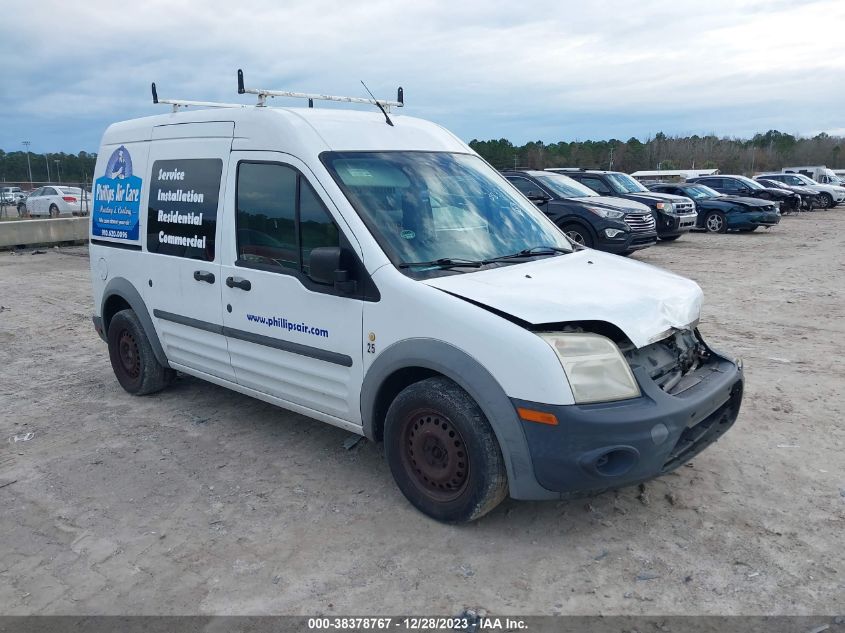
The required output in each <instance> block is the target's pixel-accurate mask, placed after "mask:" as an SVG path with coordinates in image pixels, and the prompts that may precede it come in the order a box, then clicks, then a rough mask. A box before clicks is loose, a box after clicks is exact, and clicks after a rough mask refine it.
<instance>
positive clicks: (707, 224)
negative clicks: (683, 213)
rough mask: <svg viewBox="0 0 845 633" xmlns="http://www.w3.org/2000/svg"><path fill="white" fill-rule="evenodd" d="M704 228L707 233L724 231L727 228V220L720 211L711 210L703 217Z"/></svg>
mask: <svg viewBox="0 0 845 633" xmlns="http://www.w3.org/2000/svg"><path fill="white" fill-rule="evenodd" d="M704 228H705V229H707V232H708V233H725V232H726V231H727V230H728V221H727V219H725V214H724V213H722V212H721V211H711V212H710V213H708V214H707V215H706V216H705V218H704Z"/></svg>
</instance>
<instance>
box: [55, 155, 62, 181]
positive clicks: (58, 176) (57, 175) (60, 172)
mask: <svg viewBox="0 0 845 633" xmlns="http://www.w3.org/2000/svg"><path fill="white" fill-rule="evenodd" d="M53 162H54V163H56V178H58V180H59V184H62V170H61V169H60V168H59V159H58V158H57V159H55V160H54V161H53Z"/></svg>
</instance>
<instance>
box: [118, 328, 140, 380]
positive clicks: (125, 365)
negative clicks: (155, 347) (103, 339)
mask: <svg viewBox="0 0 845 633" xmlns="http://www.w3.org/2000/svg"><path fill="white" fill-rule="evenodd" d="M117 357H118V360H119V361H120V368H121V369H122V370H123V372H124V373H125V374H126V375H127V376H129V377H130V378H137V377H138V376H140V375H141V354H140V351H139V349H138V343H137V341H135V337H134V336H132V335H131V334H130V333H129V332H128V331H127V330H124V331H123V332H121V333H120V337H119V338H118V341H117Z"/></svg>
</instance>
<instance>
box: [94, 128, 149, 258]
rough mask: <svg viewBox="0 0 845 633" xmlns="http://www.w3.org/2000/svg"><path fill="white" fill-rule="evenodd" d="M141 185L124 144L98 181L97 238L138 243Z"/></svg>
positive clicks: (95, 195) (95, 196)
mask: <svg viewBox="0 0 845 633" xmlns="http://www.w3.org/2000/svg"><path fill="white" fill-rule="evenodd" d="M141 183H142V180H141V179H140V178H139V177H138V176H133V175H132V156H130V154H129V150H128V149H126V148H125V147H124V146H123V145H121V146H120V147H118V148H117V149H116V150H114V152H112V155H111V157H110V158H109V160H108V163H106V173H105V174H104V175H103V176H101V177H100V178H97V180H96V181H95V182H94V209H93V211H92V213H91V216H92V222H91V234H92V236H93V237H107V238H111V239H119V240H134V241H137V240H138V218H139V214H140V209H141Z"/></svg>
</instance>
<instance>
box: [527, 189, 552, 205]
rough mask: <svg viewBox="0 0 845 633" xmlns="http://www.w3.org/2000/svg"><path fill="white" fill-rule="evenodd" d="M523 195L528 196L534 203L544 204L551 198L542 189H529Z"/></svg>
mask: <svg viewBox="0 0 845 633" xmlns="http://www.w3.org/2000/svg"><path fill="white" fill-rule="evenodd" d="M525 197H526V198H528V199H529V200H530V201H531V202H533V203H534V204H545V203H546V202H548V201H549V200H551V198H549V196H547V195H546V194H544V193H543V192H542V191H533V190H532V191H529V192H528V193H527V194H526V195H525Z"/></svg>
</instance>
